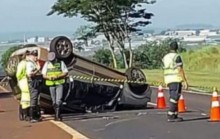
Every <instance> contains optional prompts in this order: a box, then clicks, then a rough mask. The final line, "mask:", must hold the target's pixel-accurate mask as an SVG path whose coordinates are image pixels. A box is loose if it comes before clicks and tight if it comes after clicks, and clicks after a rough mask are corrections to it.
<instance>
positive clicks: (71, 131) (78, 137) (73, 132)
mask: <svg viewBox="0 0 220 139" xmlns="http://www.w3.org/2000/svg"><path fill="white" fill-rule="evenodd" d="M50 121H51V122H52V123H54V124H55V125H56V126H58V127H60V128H61V129H63V130H64V131H66V132H67V133H69V134H70V135H72V139H89V138H88V137H86V136H84V135H83V134H81V133H79V132H78V131H76V130H74V129H73V128H71V127H69V126H68V125H66V124H64V123H63V122H60V121H54V120H50Z"/></svg>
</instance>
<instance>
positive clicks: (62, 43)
mask: <svg viewBox="0 0 220 139" xmlns="http://www.w3.org/2000/svg"><path fill="white" fill-rule="evenodd" d="M50 51H51V52H54V53H55V54H56V57H57V58H58V59H66V58H68V57H69V56H71V54H72V53H73V45H72V43H71V41H70V39H68V38H67V37H65V36H58V37H55V38H54V39H53V40H52V41H51V43H50Z"/></svg>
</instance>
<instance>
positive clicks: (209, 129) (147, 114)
mask: <svg viewBox="0 0 220 139" xmlns="http://www.w3.org/2000/svg"><path fill="white" fill-rule="evenodd" d="M164 94H165V97H166V99H168V96H167V91H165V92H164ZM183 95H184V99H185V104H186V107H187V112H185V113H181V114H180V116H181V117H183V118H184V121H183V122H179V123H168V122H167V119H166V109H163V110H161V109H155V108H154V106H153V105H152V106H151V105H148V109H146V110H129V111H117V112H113V113H97V114H85V115H66V116H65V118H64V123H66V124H67V125H69V126H70V127H72V128H74V129H75V130H77V131H79V132H80V133H82V134H83V135H85V136H87V137H88V138H90V139H217V138H219V137H220V132H219V129H220V123H219V122H208V119H209V111H210V107H211V96H207V95H198V94H191V93H184V94H183ZM156 96H157V90H156V89H153V94H152V103H155V102H156ZM167 103H168V101H167Z"/></svg>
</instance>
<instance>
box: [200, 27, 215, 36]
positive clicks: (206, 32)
mask: <svg viewBox="0 0 220 139" xmlns="http://www.w3.org/2000/svg"><path fill="white" fill-rule="evenodd" d="M217 34H218V32H217V31H211V30H209V29H204V30H201V31H200V33H199V35H200V36H216V35H217Z"/></svg>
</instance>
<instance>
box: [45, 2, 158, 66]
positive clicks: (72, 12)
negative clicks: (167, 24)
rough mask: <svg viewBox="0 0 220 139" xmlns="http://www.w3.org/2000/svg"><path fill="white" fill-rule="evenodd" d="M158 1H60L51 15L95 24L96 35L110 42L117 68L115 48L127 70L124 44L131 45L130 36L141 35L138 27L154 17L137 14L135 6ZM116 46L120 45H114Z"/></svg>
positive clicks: (140, 12)
mask: <svg viewBox="0 0 220 139" xmlns="http://www.w3.org/2000/svg"><path fill="white" fill-rule="evenodd" d="M154 2H155V1H152V2H148V1H146V0H120V1H119V0H58V1H57V2H56V3H55V4H54V5H53V6H52V10H51V11H50V12H49V13H48V15H52V14H54V13H57V14H58V15H61V14H62V15H64V17H73V16H77V15H79V14H80V15H81V16H82V18H84V19H85V20H87V21H89V22H93V23H95V24H96V28H95V29H96V32H102V33H103V34H104V35H105V37H106V39H107V40H108V42H109V46H110V50H111V54H112V57H113V63H114V66H117V65H116V59H115V56H114V49H115V47H116V46H118V47H119V50H120V52H121V54H122V57H123V61H124V64H125V67H126V68H127V67H128V64H127V58H126V55H125V41H126V39H127V40H128V42H129V44H131V43H130V41H131V39H130V36H129V34H130V33H131V32H133V31H138V30H137V27H138V26H145V25H147V24H149V23H150V22H149V21H146V20H148V19H150V18H151V16H152V14H151V13H146V12H145V9H140V10H135V7H136V5H137V6H139V7H141V6H142V5H140V3H146V4H151V3H154ZM131 18H142V19H145V20H143V21H133V22H132V21H131V20H130V19H131ZM115 44H117V45H115ZM129 51H130V55H129V57H130V58H129V62H130V63H129V66H131V65H132V51H131V45H129Z"/></svg>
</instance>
